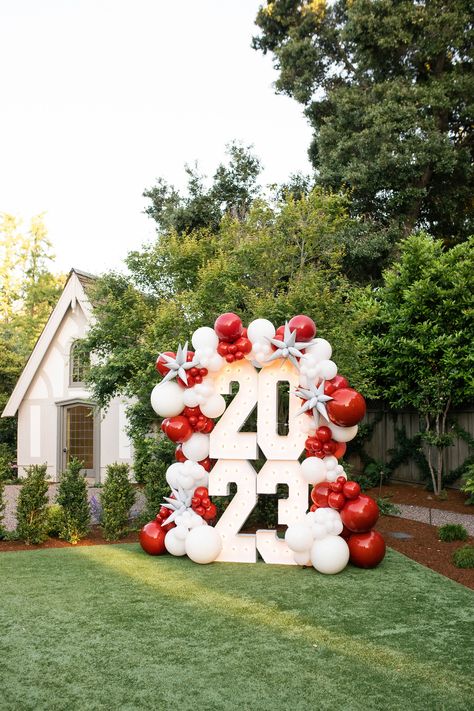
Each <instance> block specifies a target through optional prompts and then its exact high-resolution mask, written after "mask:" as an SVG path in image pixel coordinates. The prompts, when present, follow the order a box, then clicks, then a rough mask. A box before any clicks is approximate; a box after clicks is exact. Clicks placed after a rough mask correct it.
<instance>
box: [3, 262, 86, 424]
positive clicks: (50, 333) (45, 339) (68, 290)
mask: <svg viewBox="0 0 474 711" xmlns="http://www.w3.org/2000/svg"><path fill="white" fill-rule="evenodd" d="M73 304H74V308H77V304H79V305H80V307H81V309H82V310H83V312H84V315H85V317H86V319H87V321H88V322H91V319H92V314H91V307H90V303H89V300H88V298H87V296H86V293H85V291H84V287H83V286H82V284H81V282H80V280H79V279H78V277H77V274H76V273H75V272H74V270H73V271H71V274H70V276H69V279H68V280H67V282H66V286H65V287H64V290H63V293H62V294H61V296H60V297H59V301H58V303H57V304H56V306H55V307H54V309H53V311H52V313H51V316H50V317H49V319H48V321H47V323H46V326H45V327H44V329H43V331H42V333H41V335H40V337H39V338H38V340H37V342H36V345H35V347H34V348H33V351H32V353H31V355H30V357H29V359H28V362H27V363H26V365H25V367H24V369H23V372H22V373H21V375H20V377H19V378H18V381H17V384H16V385H15V389H14V390H13V392H12V394H11V396H10V399H9V400H8V402H7V404H6V406H5V409H4V410H3V412H2V417H14V416H15V415H16V413H17V410H18V408H19V407H20V404H21V402H22V400H23V398H24V397H25V395H26V393H27V391H28V388H29V387H30V385H31V383H32V381H33V378H34V377H35V375H36V372H37V370H38V368H39V367H40V365H41V362H42V360H43V358H44V356H45V354H46V351H47V350H48V348H49V346H50V344H51V342H52V340H53V338H54V336H55V335H56V332H57V330H58V328H59V327H60V325H61V323H62V321H63V319H64V316H65V315H66V312H67V310H68V308H69V307H70V306H72V305H73Z"/></svg>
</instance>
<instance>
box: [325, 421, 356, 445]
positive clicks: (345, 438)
mask: <svg viewBox="0 0 474 711" xmlns="http://www.w3.org/2000/svg"><path fill="white" fill-rule="evenodd" d="M327 426H328V427H329V428H330V430H331V432H332V438H333V439H334V440H336V442H350V441H351V439H354V437H355V436H356V434H357V431H358V429H359V427H358V425H354V426H353V427H339V425H334V424H333V423H332V422H328V425H327Z"/></svg>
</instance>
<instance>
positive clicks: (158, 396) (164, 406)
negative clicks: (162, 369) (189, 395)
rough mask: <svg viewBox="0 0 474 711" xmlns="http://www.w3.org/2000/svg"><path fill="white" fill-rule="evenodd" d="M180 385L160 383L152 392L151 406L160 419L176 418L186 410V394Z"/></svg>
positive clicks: (169, 382)
mask: <svg viewBox="0 0 474 711" xmlns="http://www.w3.org/2000/svg"><path fill="white" fill-rule="evenodd" d="M185 392H186V391H185V390H184V388H182V387H181V386H180V385H178V383H174V382H173V381H172V380H169V381H168V382H167V383H158V385H155V387H154V388H153V390H152V391H151V397H150V400H151V406H152V408H153V409H154V411H155V412H156V414H157V415H159V416H160V417H175V416H176V415H179V414H180V413H181V412H182V411H183V409H184V404H185V403H184V393H185Z"/></svg>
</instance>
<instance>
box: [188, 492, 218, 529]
mask: <svg viewBox="0 0 474 711" xmlns="http://www.w3.org/2000/svg"><path fill="white" fill-rule="evenodd" d="M191 508H192V509H193V511H195V512H196V513H197V514H198V516H202V517H203V519H204V520H205V521H214V519H215V518H216V516H217V507H216V505H215V504H213V503H212V501H211V499H210V498H209V491H208V489H207V488H206V487H205V486H198V487H197V489H195V490H194V496H193V498H192V499H191Z"/></svg>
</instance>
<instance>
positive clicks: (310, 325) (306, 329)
mask: <svg viewBox="0 0 474 711" xmlns="http://www.w3.org/2000/svg"><path fill="white" fill-rule="evenodd" d="M288 326H289V327H290V331H296V340H297V341H300V342H301V343H307V342H308V341H312V340H313V338H314V337H315V335H316V324H315V323H314V321H313V319H312V318H309V316H304V315H303V314H299V316H293V318H292V319H291V320H290V322H289V324H288Z"/></svg>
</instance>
